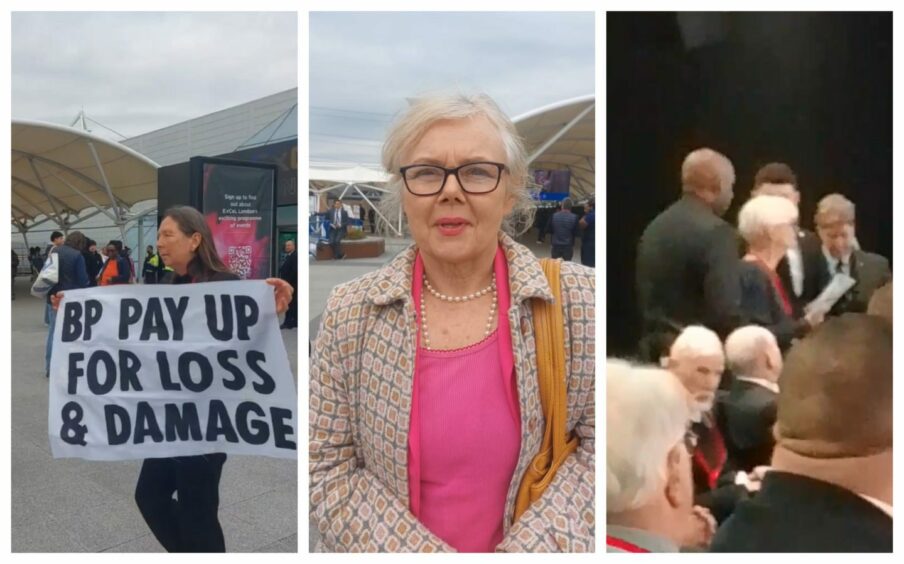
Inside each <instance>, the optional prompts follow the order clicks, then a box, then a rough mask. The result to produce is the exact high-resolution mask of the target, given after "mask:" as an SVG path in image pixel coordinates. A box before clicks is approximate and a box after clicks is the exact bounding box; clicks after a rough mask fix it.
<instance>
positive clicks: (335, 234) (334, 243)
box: [330, 228, 345, 259]
mask: <svg viewBox="0 0 904 564" xmlns="http://www.w3.org/2000/svg"><path fill="white" fill-rule="evenodd" d="M330 247H332V248H333V258H337V259H338V258H342V257H343V256H345V255H343V254H342V230H341V229H335V228H333V229H330Z"/></svg>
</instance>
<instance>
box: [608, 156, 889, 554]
mask: <svg viewBox="0 0 904 564" xmlns="http://www.w3.org/2000/svg"><path fill="white" fill-rule="evenodd" d="M681 173H682V174H681V180H682V188H683V195H682V197H681V198H680V199H679V200H678V202H676V203H675V204H673V205H672V206H670V207H669V208H668V209H666V210H665V211H663V212H662V213H661V214H659V216H657V217H656V218H655V219H654V220H653V221H652V222H651V223H650V224H649V226H648V227H647V228H646V230H645V231H644V233H643V236H642V237H641V241H640V243H639V245H638V257H637V285H638V297H639V302H640V303H639V305H640V311H641V313H642V316H643V328H644V333H643V335H642V337H641V339H640V342H639V343H638V347H637V358H636V359H632V360H630V361H628V360H618V359H611V360H610V361H609V362H608V365H607V373H606V395H607V399H606V402H607V412H606V419H607V445H606V448H607V504H608V505H607V542H606V544H607V550H608V551H610V552H670V551H678V550H682V551H702V550H708V551H712V552H800V551H802V552H890V551H891V548H892V496H891V492H892V393H891V391H892V285H891V270H890V267H889V263H888V261H887V260H886V259H885V258H883V257H881V256H880V255H878V254H875V253H871V252H868V251H865V250H863V249H862V248H861V247H860V245H859V243H858V242H857V239H856V232H855V214H854V210H855V206H854V204H853V203H852V202H851V201H850V200H848V199H847V198H846V197H845V196H843V195H841V194H829V195H827V196H825V197H823V198H822V199H821V200H820V201H819V203H818V205H817V210H816V214H815V217H814V225H815V233H814V232H811V231H808V230H806V229H803V228H802V227H801V224H800V221H799V219H800V218H799V212H798V204H799V201H800V192H799V191H798V185H797V179H796V176H795V174H794V172H793V170H792V169H791V167H790V166H788V165H787V164H784V163H771V164H768V165H766V166H764V167H762V168H761V169H760V170H759V171H758V172H757V174H756V176H755V180H754V186H753V190H752V192H751V197H750V199H749V200H748V201H747V202H745V203H744V204H743V205H742V206H741V209H740V212H739V214H738V224H737V227H736V228H735V227H734V226H732V225H730V224H729V223H727V222H726V221H724V220H723V219H722V215H723V214H724V213H725V212H726V211H727V210H728V208H729V206H730V204H731V201H732V198H733V195H734V194H733V185H734V182H735V175H734V168H733V166H732V164H731V162H730V161H729V160H728V158H726V157H725V156H724V155H721V154H719V153H718V152H716V151H713V150H710V149H699V150H697V151H694V152H692V153H690V155H688V157H687V158H686V159H685V161H684V164H683V166H682V171H681Z"/></svg>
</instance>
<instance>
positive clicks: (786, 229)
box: [738, 195, 822, 350]
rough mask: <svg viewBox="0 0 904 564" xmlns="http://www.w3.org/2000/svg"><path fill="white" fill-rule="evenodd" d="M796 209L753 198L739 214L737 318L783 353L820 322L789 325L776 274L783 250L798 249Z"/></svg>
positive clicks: (787, 301)
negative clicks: (741, 247) (742, 248)
mask: <svg viewBox="0 0 904 564" xmlns="http://www.w3.org/2000/svg"><path fill="white" fill-rule="evenodd" d="M796 225H797V206H795V205H794V204H793V203H791V202H790V201H788V200H787V199H785V198H782V197H779V196H766V195H764V196H756V197H755V198H752V199H750V200H749V201H748V202H747V203H746V204H744V206H743V207H742V208H741V211H740V213H739V214H738V231H739V232H740V234H741V237H743V238H744V241H746V243H747V254H746V255H745V256H744V257H743V259H742V260H741V268H740V279H741V314H742V317H743V319H744V322H745V324H750V325H760V326H762V327H765V328H767V329H769V331H771V332H772V334H774V335H775V338H776V340H777V341H778V344H779V347H781V349H782V350H787V349H788V347H790V346H791V341H792V340H793V339H794V338H797V337H802V336H803V335H804V334H806V333H807V332H808V331H809V330H810V329H812V328H813V327H815V326H816V325H818V324H819V323H820V322H821V321H822V316H821V315H819V314H816V313H814V314H808V315H806V316H804V317H802V318H800V319H794V318H793V317H792V316H793V308H792V303H791V298H790V294H789V291H790V290H789V289H788V288H785V287H784V285H783V284H782V281H781V279H780V278H779V275H778V273H777V272H776V267H777V266H778V263H779V262H780V261H781V260H782V257H784V256H785V253H786V252H787V251H788V248H789V247H790V246H792V245H796V244H797V232H796Z"/></svg>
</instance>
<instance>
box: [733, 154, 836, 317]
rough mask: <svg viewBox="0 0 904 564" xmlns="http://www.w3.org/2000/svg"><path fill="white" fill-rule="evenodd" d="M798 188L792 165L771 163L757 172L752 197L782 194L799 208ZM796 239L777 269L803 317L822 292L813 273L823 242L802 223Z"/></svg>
mask: <svg viewBox="0 0 904 564" xmlns="http://www.w3.org/2000/svg"><path fill="white" fill-rule="evenodd" d="M798 190H799V189H798V185H797V175H795V174H794V171H793V170H792V169H791V167H790V166H788V165H787V164H785V163H768V164H766V165H764V166H762V167H761V168H760V169H759V170H758V171H757V172H756V175H755V176H754V179H753V190H752V191H751V192H750V197H751V198H755V197H757V196H779V197H782V198H785V199H786V200H788V201H789V202H791V203H792V204H794V207H795V208H797V209H798V210H799V209H800V192H799V191H798ZM795 238H796V239H797V240H796V244H795V245H790V246H789V247H788V250H787V251H785V256H784V257H782V259H781V260H780V261H779V263H778V265H777V266H776V267H775V271H776V273H778V277H779V279H780V280H781V281H782V284H783V285H784V287H785V289H786V290H788V297H789V298H791V306H792V310H793V312H794V314H793V316H792V317H794V318H795V319H798V318H800V317H802V316H803V313H804V306H805V305H807V304H808V303H809V302H810V301H812V300H813V299H814V298H815V297H816V296H817V295H819V288H818V287H817V286H816V283H817V281H816V279H815V278H816V277H815V276H814V273H815V272H816V267H818V265H819V261H821V260H822V252H821V251H820V250H819V249H820V246H821V245H822V243H821V242H820V241H819V237H817V236H816V234H815V233H813V232H812V231H808V230H806V229H803V228H802V227H801V226H800V225H797V226H796V227H795Z"/></svg>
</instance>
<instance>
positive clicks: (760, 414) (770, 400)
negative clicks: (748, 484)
mask: <svg viewBox="0 0 904 564" xmlns="http://www.w3.org/2000/svg"><path fill="white" fill-rule="evenodd" d="M777 399H778V395H777V394H776V393H774V392H772V391H771V390H768V389H766V388H764V387H763V386H760V385H758V384H755V383H753V382H747V381H744V380H738V379H737V378H735V379H734V380H733V381H732V384H731V389H730V390H729V392H728V393H727V394H726V395H725V396H724V399H723V401H722V417H723V421H724V426H723V428H724V429H725V432H724V437H725V448H726V450H727V451H728V463H727V464H728V467H729V468H731V469H732V470H734V471H738V470H743V471H744V472H750V471H751V470H753V469H754V468H756V467H757V466H763V465H768V464H769V463H770V461H771V460H772V450H773V449H774V448H775V438H774V437H773V435H772V427H773V426H774V425H775V419H776V400H777Z"/></svg>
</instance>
